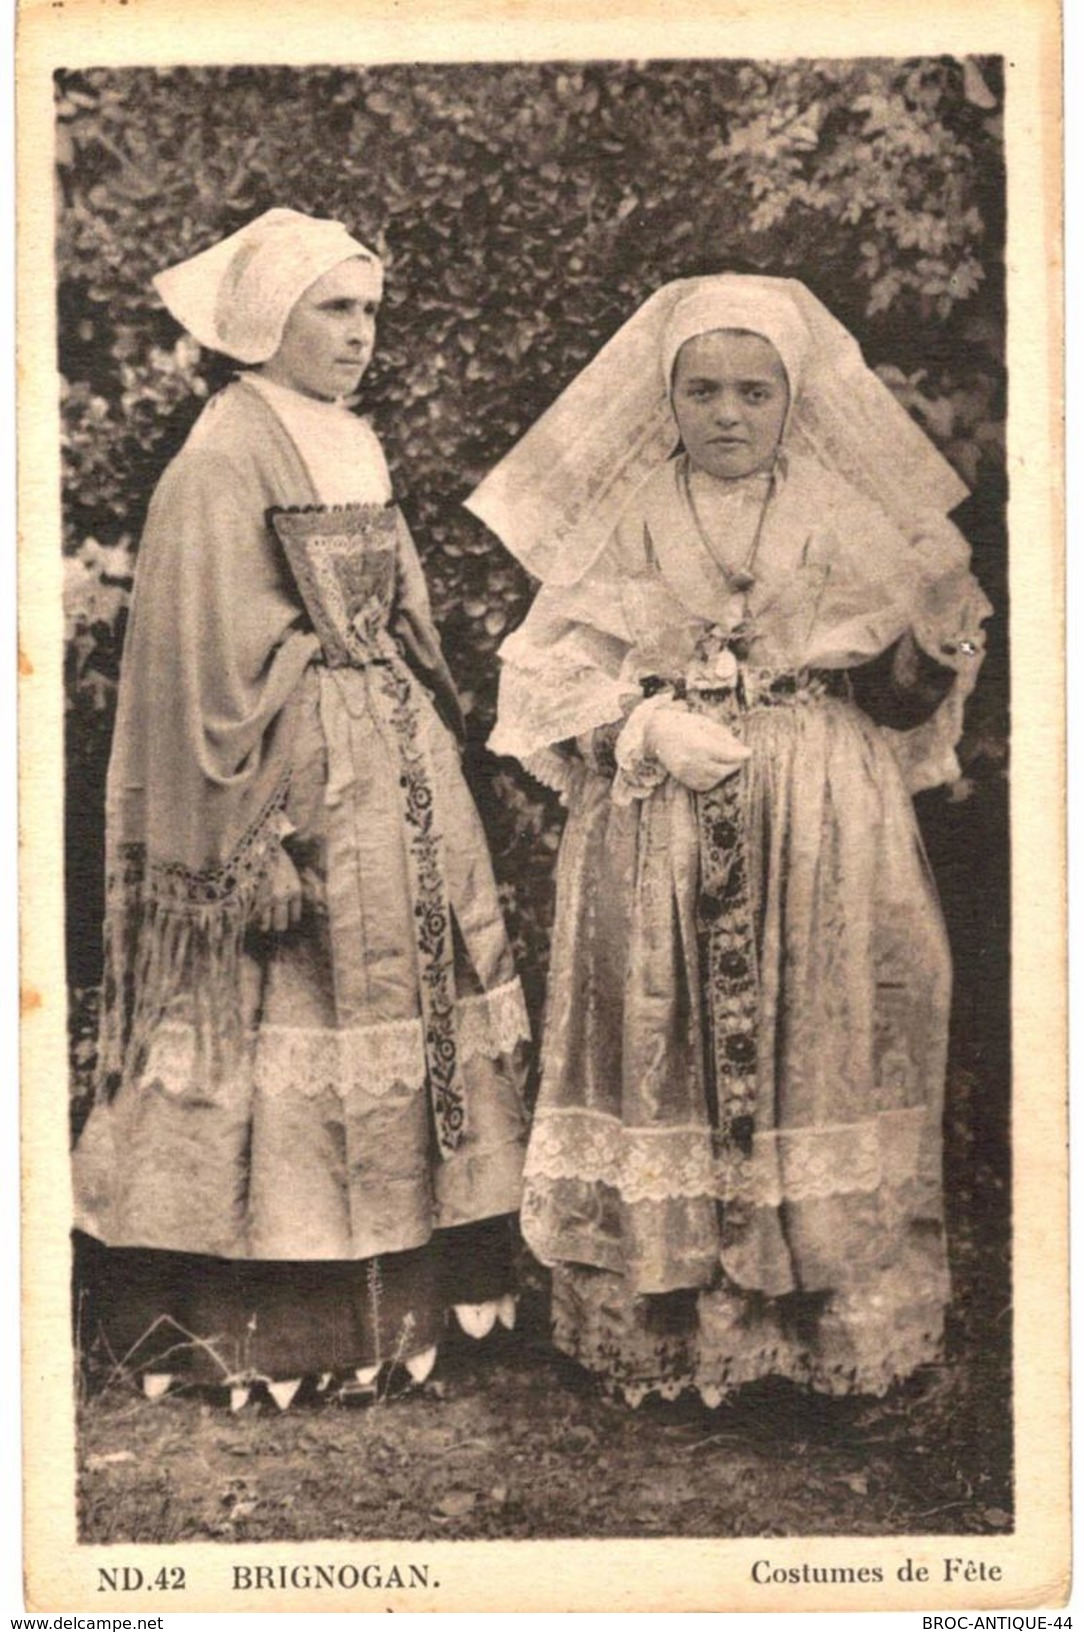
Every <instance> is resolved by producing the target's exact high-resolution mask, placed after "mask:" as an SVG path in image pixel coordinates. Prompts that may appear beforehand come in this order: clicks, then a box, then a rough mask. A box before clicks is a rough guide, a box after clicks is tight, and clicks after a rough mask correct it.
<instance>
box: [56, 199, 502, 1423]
mask: <svg viewBox="0 0 1084 1632" xmlns="http://www.w3.org/2000/svg"><path fill="white" fill-rule="evenodd" d="M155 282H156V287H157V289H158V291H159V293H160V295H161V297H162V299H163V301H164V302H165V304H166V306H167V307H168V309H169V310H170V312H171V313H172V314H173V315H174V316H175V317H176V318H177V319H178V320H179V321H180V322H181V323H182V324H183V325H184V326H185V327H186V328H187V329H188V330H189V332H190V333H191V334H193V335H194V336H195V338H196V339H197V340H198V341H199V342H200V343H201V344H202V345H206V346H209V347H212V348H214V349H215V350H217V351H220V352H224V353H225V354H226V355H227V356H230V357H233V358H235V359H237V361H238V362H240V363H242V364H246V365H248V367H247V369H246V371H245V372H244V373H242V374H241V375H240V377H239V378H238V379H237V380H235V381H234V382H233V383H232V384H230V385H229V386H228V387H227V388H226V389H225V390H224V391H222V392H221V393H220V394H219V395H217V396H216V397H215V398H213V400H212V401H211V402H210V403H209V404H208V406H207V407H206V408H205V410H204V412H203V414H202V415H201V417H200V419H199V421H198V423H197V424H196V426H195V428H194V429H193V431H192V433H191V435H190V436H189V438H188V441H187V442H186V444H185V446H184V448H183V449H182V451H181V453H180V454H179V455H178V457H177V458H176V459H175V460H174V461H173V463H172V464H171V465H170V466H169V468H168V470H167V471H166V473H165V475H164V476H163V478H162V480H161V482H160V484H159V486H158V489H157V491H156V493H155V495H154V499H153V502H152V504H151V508H150V513H149V516H148V520H147V526H146V531H145V534H144V537H143V541H142V544H141V547H140V552H139V563H138V570H137V574H136V584H135V591H134V597H133V604H132V612H131V621H130V623H129V627H128V633H127V639H126V644H125V650H124V661H123V670H122V677H121V686H120V698H119V704H118V712H117V721H116V730H115V736H114V744H113V752H112V758H111V761H110V769H109V782H108V797H107V804H108V809H107V846H108V884H107V916H106V925H105V948H106V952H105V973H104V982H103V993H102V1002H103V1019H102V1028H101V1060H100V1068H101V1073H100V1074H101V1083H100V1091H99V1095H98V1098H97V1102H96V1104H95V1106H94V1109H93V1111H92V1113H91V1116H90V1118H89V1120H88V1123H87V1126H86V1128H85V1130H84V1132H83V1135H82V1138H81V1140H80V1143H79V1146H78V1148H77V1151H76V1159H75V1162H76V1191H77V1201H78V1219H79V1225H80V1227H81V1230H82V1231H83V1232H85V1234H86V1236H89V1237H90V1238H91V1239H90V1241H89V1242H87V1241H86V1240H85V1239H84V1241H83V1247H84V1253H83V1263H84V1267H86V1268H87V1270H88V1274H89V1279H90V1286H91V1294H92V1295H91V1307H92V1310H93V1313H94V1319H95V1322H96V1325H97V1326H98V1327H99V1328H100V1330H101V1332H102V1333H103V1334H104V1337H105V1339H106V1341H107V1343H108V1345H109V1348H110V1350H111V1352H112V1354H113V1356H114V1357H115V1358H116V1359H117V1361H118V1362H123V1363H124V1364H125V1365H126V1366H127V1367H129V1368H131V1369H133V1370H137V1371H142V1372H143V1374H144V1384H145V1387H146V1389H147V1391H148V1393H150V1394H158V1393H161V1392H163V1391H164V1390H165V1388H166V1387H168V1386H169V1382H170V1380H171V1378H176V1379H180V1380H184V1381H188V1382H203V1383H225V1384H228V1385H229V1386H230V1387H231V1389H232V1399H233V1403H234V1405H235V1406H239V1405H241V1404H242V1403H243V1402H244V1400H245V1398H246V1397H247V1392H248V1388H249V1386H250V1384H251V1383H252V1382H253V1380H255V1379H257V1378H260V1379H263V1380H264V1381H265V1382H267V1383H268V1384H269V1385H270V1387H271V1391H272V1393H273V1395H274V1397H275V1399H276V1400H277V1401H278V1402H279V1404H280V1405H282V1406H283V1408H285V1406H286V1405H288V1404H289V1402H290V1400H291V1399H292V1397H293V1395H294V1392H295V1391H296V1388H297V1386H298V1383H299V1381H300V1379H301V1378H302V1377H304V1376H308V1375H313V1376H317V1377H321V1378H323V1380H324V1381H325V1383H326V1381H327V1379H328V1375H329V1374H335V1373H339V1374H347V1375H348V1376H349V1374H351V1373H355V1372H356V1373H357V1376H358V1378H359V1380H360V1381H361V1383H362V1384H363V1386H370V1385H374V1384H375V1381H376V1378H377V1375H378V1373H379V1371H380V1368H381V1367H382V1366H384V1365H385V1364H387V1363H388V1362H401V1363H402V1364H403V1365H405V1367H406V1368H407V1370H408V1372H409V1373H410V1375H411V1376H412V1377H414V1378H415V1379H418V1380H420V1379H422V1378H424V1377H425V1376H426V1375H427V1374H428V1371H429V1369H430V1368H431V1366H432V1364H433V1360H434V1357H435V1353H436V1346H437V1344H438V1343H439V1341H440V1337H441V1333H442V1331H443V1328H444V1323H445V1311H446V1309H448V1308H450V1307H452V1306H455V1307H456V1308H457V1311H458V1314H459V1317H460V1321H461V1323H462V1324H463V1325H464V1326H465V1327H466V1328H467V1329H468V1330H470V1331H471V1332H473V1333H474V1335H476V1336H481V1335H484V1334H485V1332H487V1331H488V1330H489V1329H490V1328H491V1327H492V1325H493V1323H494V1320H495V1319H498V1318H499V1319H501V1320H502V1321H503V1322H504V1323H505V1324H506V1325H508V1324H511V1322H512V1318H513V1313H514V1305H513V1302H512V1298H511V1280H510V1233H509V1219H508V1215H509V1214H512V1213H514V1212H515V1210H516V1209H517V1208H518V1205H519V1199H520V1178H521V1168H522V1142H523V1133H524V1114H523V1109H522V1100H521V1095H520V1073H519V1069H518V1066H517V1063H516V1060H517V1050H518V1048H519V1045H520V1043H521V1040H522V1039H523V1038H524V1037H525V1036H526V1016H525V1010H524V1006H523V1000H522V996H521V992H520V986H519V982H518V980H517V978H516V974H515V970H514V968H513V965H512V958H511V954H510V951H509V946H508V942H507V939H506V936H505V931H504V926H503V923H502V919H501V913H500V909H499V905H498V900H497V892H496V888H495V884H494V880H493V876H492V873H491V870H490V864H489V860H488V856H487V853H486V845H485V839H484V836H483V832H482V828H481V824H480V822H479V819H478V816H477V813H476V811H475V809H474V806H473V804H472V802H471V799H470V795H469V794H468V792H467V788H466V785H465V783H464V781H463V777H462V774H461V770H460V763H459V754H458V748H457V742H456V737H457V733H458V732H459V731H460V729H461V717H460V714H459V708H458V704H457V701H456V696H455V692H454V688H453V686H452V682H451V677H450V675H449V673H448V670H447V668H446V666H445V663H444V659H443V657H442V655H441V650H440V645H439V641H438V638H437V634H436V630H435V629H434V627H433V622H432V618H431V614H430V609H429V601H428V596H427V594H426V588H425V583H424V579H423V576H422V572H421V568H420V565H419V562H418V557H417V555H416V553H415V549H414V545H413V543H412V541H411V539H410V536H409V533H408V532H407V529H406V526H405V524H404V521H403V518H402V515H401V514H400V512H399V510H398V508H397V507H396V505H395V502H394V499H393V497H392V492H391V486H390V482H389V477H388V470H387V466H386V464H385V461H384V455H383V452H382V450H381V447H380V444H379V442H378V441H377V439H376V437H375V435H374V433H373V431H372V430H371V429H370V427H369V426H368V425H367V423H366V422H365V421H364V420H363V419H360V418H359V417H357V415H355V414H354V413H353V412H352V411H351V408H350V406H349V404H348V399H349V398H350V396H351V394H352V393H353V392H354V391H355V390H356V388H357V386H358V383H359V381H360V379H361V377H362V375H363V374H364V372H365V369H366V367H367V365H368V363H369V359H370V356H371V354H372V349H373V341H374V326H375V321H376V314H377V309H378V306H379V302H380V297H381V289H382V268H381V265H380V262H379V260H378V259H377V257H376V256H375V255H374V254H373V253H372V252H371V251H370V250H368V249H366V247H365V246H364V245H363V244H361V243H359V242H357V241H356V240H355V239H353V238H351V237H350V235H349V234H348V232H347V231H346V229H345V228H344V227H342V226H340V225H339V224H338V223H336V222H333V221H324V220H314V219H311V218H309V217H307V216H304V215H300V214H298V213H297V212H295V211H293V210H271V211H269V212H268V213H267V214H265V215H263V216H261V217H260V218H259V220H257V221H254V222H252V223H251V224H250V225H249V226H247V227H245V228H244V229H242V230H241V231H240V232H237V233H235V234H234V235H233V236H232V237H230V238H227V239H226V240H225V241H224V242H222V243H219V244H217V245H215V246H214V247H213V248H211V249H209V250H207V251H206V252H205V253H203V254H200V255H197V256H196V257H195V258H194V259H192V260H190V261H187V262H185V263H184V264H183V265H180V266H175V267H173V268H171V269H170V270H169V271H167V272H164V273H162V274H161V275H160V276H159V277H158V278H157V279H156V280H155ZM520 1052H521V1051H520Z"/></svg>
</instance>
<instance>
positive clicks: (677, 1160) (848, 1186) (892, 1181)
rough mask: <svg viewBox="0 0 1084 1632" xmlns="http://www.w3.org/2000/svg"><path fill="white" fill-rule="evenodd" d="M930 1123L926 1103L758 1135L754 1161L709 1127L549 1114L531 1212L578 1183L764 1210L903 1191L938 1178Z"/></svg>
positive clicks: (533, 1165)
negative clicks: (559, 1189)
mask: <svg viewBox="0 0 1084 1632" xmlns="http://www.w3.org/2000/svg"><path fill="white" fill-rule="evenodd" d="M928 1123H929V1118H928V1113H927V1112H926V1110H925V1107H923V1106H918V1107H914V1108H911V1109H907V1110H898V1111H883V1112H881V1113H880V1114H879V1115H877V1116H875V1117H870V1118H867V1119H866V1120H864V1121H861V1122H845V1123H837V1124H831V1123H829V1124H822V1125H820V1126H817V1127H811V1128H793V1129H788V1130H786V1131H776V1132H765V1133H755V1134H754V1135H753V1146H752V1156H751V1157H744V1156H742V1155H741V1153H740V1152H737V1151H735V1150H734V1149H733V1148H730V1149H727V1148H725V1147H724V1146H723V1145H722V1143H721V1141H720V1140H719V1138H718V1135H715V1134H713V1133H712V1130H711V1129H709V1128H705V1127H669V1128H629V1127H625V1126H624V1125H623V1124H622V1123H621V1122H619V1121H618V1120H617V1118H616V1117H611V1116H606V1115H604V1114H602V1113H600V1112H597V1111H583V1110H564V1111H549V1112H545V1111H543V1112H541V1113H540V1114H538V1115H537V1116H536V1119H535V1124H534V1128H533V1130H532V1132H531V1141H530V1146H529V1148H528V1152H527V1163H526V1169H525V1174H524V1179H525V1185H526V1190H527V1195H526V1197H525V1200H524V1212H525V1213H527V1212H529V1211H531V1209H532V1206H533V1205H534V1204H535V1201H536V1198H537V1196H538V1193H539V1192H541V1191H544V1190H546V1189H548V1188H549V1187H550V1186H551V1185H553V1184H556V1183H559V1182H560V1181H562V1180H569V1179H571V1180H575V1181H577V1182H578V1183H581V1184H601V1185H606V1186H608V1187H610V1188H612V1189H614V1190H617V1191H618V1192H619V1194H620V1195H621V1197H622V1199H623V1200H624V1201H625V1202H630V1203H636V1202H665V1201H682V1200H690V1199H695V1198H700V1197H708V1198H712V1199H715V1200H718V1201H723V1202H731V1203H733V1202H734V1201H738V1200H740V1201H742V1202H744V1203H746V1204H748V1205H751V1206H757V1207H778V1206H780V1205H781V1204H782V1202H783V1201H784V1200H786V1201H815V1200H821V1199H823V1198H825V1197H828V1196H839V1195H848V1194H852V1193H854V1192H859V1193H865V1194H872V1193H873V1192H874V1191H876V1190H879V1189H881V1188H882V1187H885V1188H889V1189H899V1188H901V1187H903V1186H904V1185H906V1184H909V1183H911V1182H913V1181H915V1180H916V1179H917V1180H920V1181H921V1180H936V1178H937V1174H936V1173H935V1172H934V1171H933V1169H932V1160H933V1158H931V1156H930V1154H929V1152H930V1151H931V1150H932V1151H936V1149H937V1144H936V1141H935V1140H934V1141H931V1140H928V1139H927V1138H926V1137H924V1136H925V1135H926V1133H927V1129H928Z"/></svg>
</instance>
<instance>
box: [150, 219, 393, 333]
mask: <svg viewBox="0 0 1084 1632" xmlns="http://www.w3.org/2000/svg"><path fill="white" fill-rule="evenodd" d="M354 259H357V260H361V261H363V262H364V263H366V265H368V266H369V267H371V269H372V292H373V298H374V299H376V300H379V299H380V295H381V290H382V287H383V267H382V265H381V262H380V259H379V257H378V256H377V255H375V254H374V253H373V251H372V250H371V249H369V248H367V247H366V245H365V244H363V243H361V242H360V241H359V240H358V239H357V238H352V237H351V236H350V234H349V232H348V231H347V230H346V228H345V227H344V226H343V225H342V223H341V222H339V221H326V220H322V219H319V218H316V217H314V216H311V215H302V214H301V212H300V211H299V210H267V211H266V212H265V213H264V214H263V215H261V216H258V217H257V219H256V220H255V221H250V222H249V224H248V225H247V226H246V227H242V228H241V229H240V231H239V232H235V233H232V234H231V235H230V237H229V238H223V239H222V241H221V243H217V244H213V245H212V246H211V248H210V249H205V250H204V251H203V252H202V253H201V254H199V255H193V256H192V258H191V259H190V260H187V261H181V262H180V264H179V265H177V266H171V267H169V268H168V269H167V270H166V271H164V272H159V273H158V275H157V277H156V278H155V279H154V280H153V281H154V287H155V289H156V290H157V291H158V293H159V295H160V296H161V298H162V301H163V303H164V305H165V306H166V307H167V309H168V310H169V311H170V312H171V313H172V315H173V316H174V317H175V318H176V319H177V321H178V323H181V324H183V326H184V327H185V328H186V329H187V330H188V332H189V333H190V334H191V335H193V336H194V337H195V338H196V339H197V340H198V341H199V343H200V345H201V346H210V347H211V349H212V350H214V351H221V352H225V354H226V356H227V357H235V358H236V359H237V361H238V362H240V363H265V362H266V361H267V359H268V358H269V357H271V356H273V355H274V353H275V352H276V351H277V350H278V346H279V342H280V340H281V339H282V331H283V329H284V328H285V326H286V319H287V318H288V317H289V315H290V313H291V311H292V310H293V308H294V306H295V305H296V303H297V301H298V300H299V299H300V297H301V296H302V295H303V294H304V293H305V290H306V289H308V288H310V287H311V285H312V284H314V283H315V282H316V280H317V278H322V277H323V275H324V273H325V272H330V271H331V270H332V268H333V267H336V266H338V265H339V264H340V263H341V262H342V261H349V260H354Z"/></svg>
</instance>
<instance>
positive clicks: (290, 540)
mask: <svg viewBox="0 0 1084 1632" xmlns="http://www.w3.org/2000/svg"><path fill="white" fill-rule="evenodd" d="M270 520H271V523H272V526H273V527H274V529H275V532H276V534H277V536H278V538H279V540H280V542H281V543H282V545H283V547H284V549H285V551H286V554H287V557H288V559H289V562H290V565H291V568H292V570H293V572H294V576H295V578H296V581H297V584H298V588H299V591H300V593H301V596H302V599H303V600H304V603H305V606H306V609H307V611H308V612H309V615H310V617H311V618H312V621H313V625H314V627H315V629H316V632H317V634H318V636H319V638H320V642H321V646H322V648H323V653H324V660H325V661H324V664H323V665H322V666H321V667H320V668H319V713H320V723H321V726H322V730H323V735H324V739H325V743H326V751H327V786H326V793H325V798H324V804H325V815H326V824H327V845H328V859H329V874H330V873H334V874H336V875H337V876H336V887H335V888H332V889H329V891H328V900H327V909H328V915H329V929H330V938H331V943H332V947H333V949H338V948H345V949H346V953H345V955H344V956H336V957H335V958H334V986H335V994H334V995H335V1011H336V1023H337V1025H338V1026H339V1027H340V1028H343V1029H345V1030H347V1031H350V1030H351V1028H364V1027H365V1026H366V1022H367V1021H371V1019H372V1016H371V1012H370V1006H369V982H368V976H367V971H366V967H365V959H364V957H361V956H358V955H356V949H359V948H363V947H364V945H365V939H366V918H367V917H368V918H369V919H370V920H371V918H372V913H371V911H370V912H369V913H368V914H367V912H366V907H365V902H364V899H363V885H362V879H361V869H360V868H359V867H358V866H357V865H354V866H350V865H349V858H350V855H351V852H352V850H354V849H355V848H356V847H357V845H358V842H359V841H358V830H359V827H360V826H361V825H363V824H364V822H365V819H366V809H365V791H366V790H365V787H364V785H363V784H364V779H363V778H361V777H359V774H358V773H359V768H360V767H361V766H362V765H364V763H365V746H366V745H365V742H364V741H363V740H362V739H363V734H364V733H363V731H362V726H361V722H363V721H364V722H365V725H366V727H369V726H370V724H371V725H375V728H376V730H377V732H378V734H379V736H380V737H381V738H382V740H383V742H384V744H385V747H386V748H387V750H388V754H389V757H390V758H391V759H393V760H394V761H395V762H397V764H398V786H399V790H400V796H401V798H400V810H399V816H400V822H399V829H400V833H401V835H402V843H401V847H400V848H401V856H402V860H403V862H404V864H405V874H406V884H407V893H408V897H409V917H410V923H411V926H412V929H413V946H412V949H411V954H412V961H413V967H414V977H415V978H414V987H415V990H416V994H417V1000H418V1005H419V1008H420V1015H419V1019H420V1026H419V1025H418V1024H417V1023H415V1022H413V1021H408V1022H407V1024H406V1025H403V1024H399V1025H398V1027H397V1026H396V1022H395V1021H391V1022H388V1029H386V1030H385V1033H384V1040H385V1048H384V1051H383V1056H382V1058H380V1059H379V1061H377V1060H376V1058H375V1057H374V1058H372V1059H371V1060H370V1064H373V1065H376V1068H377V1070H378V1072H379V1073H380V1074H382V1075H384V1076H386V1077H392V1076H395V1075H399V1076H400V1077H401V1078H402V1079H405V1080H407V1081H412V1080H414V1079H416V1077H417V1076H418V1073H419V1070H421V1071H422V1072H423V1073H424V1081H425V1083H426V1085H427V1087H428V1093H429V1098H430V1107H431V1114H432V1123H433V1127H434V1130H435V1137H436V1145H437V1149H438V1151H439V1152H440V1154H441V1155H442V1156H443V1157H448V1156H450V1155H452V1154H453V1153H454V1152H456V1151H457V1150H458V1149H459V1148H460V1146H461V1144H462V1142H463V1139H464V1136H465V1130H466V1123H467V1118H468V1114H469V1112H468V1106H467V1103H466V1096H465V1093H464V1086H463V1073H462V1069H461V1067H462V1063H463V1062H462V1059H461V1052H462V1050H461V1044H460V1029H461V1027H462V1024H463V1014H462V1007H461V1005H457V990H456V975H455V945H454V931H453V921H454V924H455V926H456V928H457V929H458V932H459V934H460V935H461V936H462V940H463V943H464V946H465V950H466V952H467V955H468V958H469V960H470V962H471V964H472V966H473V969H474V971H475V973H476V975H477V976H478V979H479V981H480V984H481V986H482V988H483V989H484V990H487V991H488V990H490V989H491V988H492V986H493V985H494V984H495V983H500V982H501V981H502V979H503V982H504V983H505V984H507V985H511V983H512V970H511V962H510V956H509V954H508V951H507V947H506V945H505V943H504V933H503V924H502V920H501V913H500V907H499V903H498V901H497V898H496V891H495V887H494V886H493V884H492V879H491V878H488V877H487V876H483V872H482V870H481V869H479V868H472V867H470V866H469V864H464V863H463V861H462V859H459V860H457V852H463V851H468V852H469V850H470V848H471V846H472V845H473V846H477V847H480V849H481V850H482V851H484V847H485V839H484V834H483V832H482V829H481V824H480V822H479V821H478V819H477V816H476V815H475V813H474V810H473V806H472V805H471V804H470V801H469V798H468V797H466V794H465V788H463V787H462V784H461V778H460V777H459V775H458V767H456V774H455V775H454V776H452V777H449V775H448V774H447V771H448V767H446V766H437V765H435V764H434V761H433V753H432V749H433V746H434V742H433V737H432V733H431V732H430V731H429V730H427V728H426V719H425V718H424V717H423V709H424V708H426V704H425V702H424V700H423V699H422V698H421V696H420V694H419V691H418V688H417V685H416V683H415V681H414V678H413V676H412V674H411V672H410V670H409V668H408V667H407V665H406V663H405V662H404V660H403V658H402V656H401V654H400V652H399V648H398V646H397V645H396V642H395V641H394V639H393V638H392V636H391V634H390V633H389V630H388V621H389V618H390V616H391V614H392V609H393V605H394V600H395V591H396V581H397V569H396V562H397V543H398V536H399V528H400V526H401V522H400V518H399V514H398V511H397V510H396V509H395V508H394V507H388V506H382V505H373V504H358V505H345V506H341V507H333V508H324V507H313V508H304V509H297V510H275V511H272V512H271V515H270ZM440 735H441V741H442V744H443V740H444V736H445V733H443V732H441V733H440ZM464 824H466V826H467V829H468V831H464ZM336 857H337V858H338V860H339V862H340V865H339V867H338V868H336V867H335V858H336ZM344 863H345V864H344ZM487 884H488V888H487V887H486V886H487ZM517 991H518V988H517ZM505 1029H506V1030H507V1029H508V1028H507V1027H506V1028H505ZM513 1029H514V1028H513ZM371 1033H372V1034H371V1037H370V1042H371V1044H372V1045H373V1048H375V1049H376V1050H377V1051H378V1052H379V1023H378V1024H377V1026H375V1027H372V1028H371ZM419 1044H420V1047H419V1046H418V1045H419Z"/></svg>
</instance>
